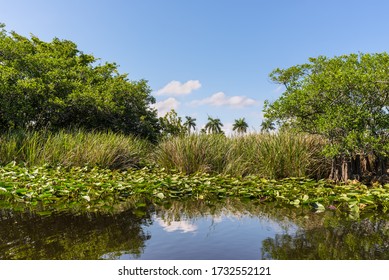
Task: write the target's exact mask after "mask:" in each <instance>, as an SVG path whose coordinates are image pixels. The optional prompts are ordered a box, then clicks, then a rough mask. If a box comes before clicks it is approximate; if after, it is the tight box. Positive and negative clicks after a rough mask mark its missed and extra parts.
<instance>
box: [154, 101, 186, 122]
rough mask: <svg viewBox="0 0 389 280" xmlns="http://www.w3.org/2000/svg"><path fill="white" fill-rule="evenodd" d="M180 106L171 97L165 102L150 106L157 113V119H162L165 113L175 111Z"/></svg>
mask: <svg viewBox="0 0 389 280" xmlns="http://www.w3.org/2000/svg"><path fill="white" fill-rule="evenodd" d="M179 105H180V102H179V101H177V100H176V99H175V98H173V97H169V98H168V99H166V100H163V101H159V102H156V103H155V104H153V105H152V107H154V108H155V109H157V111H158V117H163V116H165V114H166V113H167V112H169V111H170V110H171V109H174V110H177V108H178V106H179Z"/></svg>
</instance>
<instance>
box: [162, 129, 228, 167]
mask: <svg viewBox="0 0 389 280" xmlns="http://www.w3.org/2000/svg"><path fill="white" fill-rule="evenodd" d="M228 142H229V140H228V138H227V137H225V136H224V135H221V134H209V135H207V134H190V135H185V136H176V137H169V138H166V139H165V140H163V141H162V142H161V143H159V145H158V147H157V150H156V152H155V161H156V162H157V164H158V165H159V166H161V167H164V168H166V169H168V170H177V171H180V172H182V173H186V174H193V173H198V172H205V173H222V172H223V170H224V166H225V164H226V162H225V161H226V150H227V149H228Z"/></svg>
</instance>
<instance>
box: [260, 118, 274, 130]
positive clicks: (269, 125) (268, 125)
mask: <svg viewBox="0 0 389 280" xmlns="http://www.w3.org/2000/svg"><path fill="white" fill-rule="evenodd" d="M274 129H275V126H274V123H273V122H272V121H271V120H269V119H266V120H263V121H262V124H261V132H269V131H270V130H274Z"/></svg>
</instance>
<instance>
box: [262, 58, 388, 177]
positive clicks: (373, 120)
mask: <svg viewBox="0 0 389 280" xmlns="http://www.w3.org/2000/svg"><path fill="white" fill-rule="evenodd" d="M270 77H271V78H272V80H273V81H275V82H277V83H280V84H282V85H284V86H285V92H284V93H283V95H282V96H281V97H280V98H279V99H278V100H276V101H275V102H273V103H271V104H270V103H266V105H265V110H264V112H265V117H266V118H267V120H266V121H265V122H264V123H265V124H267V126H269V125H270V124H271V122H273V121H276V122H278V124H279V125H280V126H281V127H285V126H288V127H293V128H295V129H298V130H300V131H304V132H308V133H311V134H319V135H321V136H323V137H324V138H325V139H327V140H328V142H327V146H326V148H325V150H324V152H325V154H326V155H327V156H328V157H331V158H333V167H332V172H331V179H334V180H340V179H342V180H343V181H347V179H349V178H350V177H351V176H352V175H354V176H357V178H358V177H360V175H362V173H363V172H364V171H366V172H370V173H373V174H375V175H382V174H385V173H386V161H387V158H388V156H389V79H388V77H389V55H388V54H386V53H381V54H351V55H344V56H339V57H334V58H327V57H323V56H320V57H318V58H310V59H309V63H306V64H301V65H296V66H292V67H290V68H287V69H275V70H274V71H273V72H272V73H271V75H270ZM372 158H373V159H374V160H375V162H374V163H371V162H370V160H371V159H372ZM362 161H364V164H362Z"/></svg>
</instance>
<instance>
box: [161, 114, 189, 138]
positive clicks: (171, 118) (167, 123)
mask: <svg viewBox="0 0 389 280" xmlns="http://www.w3.org/2000/svg"><path fill="white" fill-rule="evenodd" d="M159 122H160V126H161V128H162V136H163V137H168V136H178V135H183V134H185V132H186V127H185V125H184V124H183V123H182V119H181V117H179V116H178V115H177V112H176V111H175V110H174V109H172V110H170V111H169V112H167V113H166V114H165V116H163V117H161V118H159Z"/></svg>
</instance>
